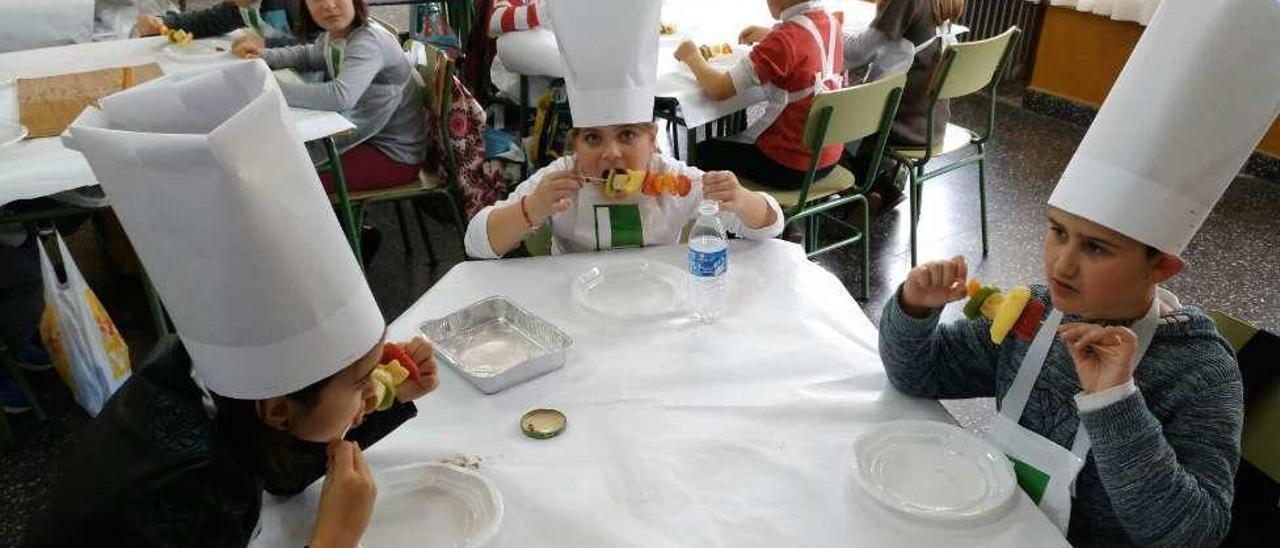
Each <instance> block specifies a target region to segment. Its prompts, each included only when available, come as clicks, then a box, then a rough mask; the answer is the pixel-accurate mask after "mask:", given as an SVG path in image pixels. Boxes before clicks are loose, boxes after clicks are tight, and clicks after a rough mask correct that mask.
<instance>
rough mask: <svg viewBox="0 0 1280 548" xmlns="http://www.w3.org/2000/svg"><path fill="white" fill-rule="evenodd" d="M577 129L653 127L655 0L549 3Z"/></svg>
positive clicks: (658, 12)
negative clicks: (642, 124)
mask: <svg viewBox="0 0 1280 548" xmlns="http://www.w3.org/2000/svg"><path fill="white" fill-rule="evenodd" d="M547 7H548V9H549V10H550V12H551V21H552V27H553V28H554V30H555V34H556V42H557V43H558V44H559V47H560V57H561V60H562V61H563V62H564V69H565V85H566V87H567V88H568V91H569V110H570V112H571V113H572V115H573V125H574V126H575V127H596V126H607V125H613V124H629V123H636V122H649V121H651V120H653V96H654V91H655V89H656V88H657V85H658V27H659V25H660V18H661V14H662V2H658V1H656V0H609V1H605V2H602V1H600V0H555V1H554V2H548V4H547Z"/></svg>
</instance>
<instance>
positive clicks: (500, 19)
mask: <svg viewBox="0 0 1280 548" xmlns="http://www.w3.org/2000/svg"><path fill="white" fill-rule="evenodd" d="M544 10H546V3H545V2H543V1H542V0H536V1H535V0H495V1H494V3H493V7H491V8H489V37H490V38H497V37H498V36H501V35H503V34H506V33H508V32H516V31H521V30H530V29H536V28H538V27H539V26H540V25H541V24H542V20H541V17H540V15H541V14H540V13H539V12H540V11H544Z"/></svg>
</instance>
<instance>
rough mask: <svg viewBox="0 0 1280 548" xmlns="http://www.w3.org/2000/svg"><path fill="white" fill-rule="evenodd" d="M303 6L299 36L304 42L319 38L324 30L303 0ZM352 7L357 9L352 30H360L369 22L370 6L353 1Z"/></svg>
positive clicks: (300, 14) (299, 15)
mask: <svg viewBox="0 0 1280 548" xmlns="http://www.w3.org/2000/svg"><path fill="white" fill-rule="evenodd" d="M301 4H302V5H300V6H298V11H299V12H300V13H299V14H298V32H297V35H298V37H299V38H301V39H303V40H310V39H312V38H315V37H316V36H318V35H319V34H320V33H321V32H324V29H323V28H321V27H320V25H319V24H318V23H316V20H315V18H313V17H311V9H310V8H308V7H307V0H302V2H301ZM351 7H352V8H354V9H355V12H356V16H355V18H353V19H352V20H351V28H359V27H363V26H365V24H367V23H368V22H369V6H368V4H365V3H364V0H351Z"/></svg>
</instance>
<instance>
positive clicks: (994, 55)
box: [889, 27, 1022, 266]
mask: <svg viewBox="0 0 1280 548" xmlns="http://www.w3.org/2000/svg"><path fill="white" fill-rule="evenodd" d="M1021 32H1022V31H1021V30H1019V29H1018V27H1010V28H1009V30H1006V31H1004V32H1003V33H1001V34H1000V35H998V36H993V37H991V38H988V39H986V40H979V41H976V42H966V43H962V44H954V45H952V46H949V47H947V48H946V49H945V50H943V52H942V60H941V62H940V63H938V66H937V67H936V68H935V69H934V73H933V78H932V81H931V83H930V86H929V112H930V115H929V116H928V119H927V122H926V124H925V135H926V138H927V141H926V142H925V146H924V147H920V148H911V147H890V150H889V154H890V156H891V157H892V158H893V159H894V160H895V161H896V162H897V163H898V164H899V165H901V166H905V167H907V168H908V169H907V171H908V173H909V177H908V180H909V183H908V184H909V190H908V192H909V194H910V197H911V266H915V265H916V228H917V225H918V224H919V223H920V209H921V207H922V192H921V190H922V189H923V186H924V182H925V181H928V180H929V179H933V178H935V177H938V176H940V175H943V174H946V173H950V172H952V171H955V170H957V169H960V168H962V167H965V166H968V165H971V164H975V163H976V164H978V200H979V204H980V206H981V210H982V212H981V214H982V255H983V256H984V257H985V256H986V255H987V179H986V175H987V173H986V146H987V143H988V142H990V141H991V137H992V135H993V134H994V132H995V124H996V91H997V90H996V88H997V86H999V84H1000V80H1001V78H1002V77H1003V76H1004V72H1005V70H1006V69H1007V68H1008V65H1009V56H1010V52H1012V51H1013V49H1014V45H1015V44H1016V43H1017V40H1018V35H1019V34H1020V33H1021ZM982 90H987V91H988V93H989V94H990V95H991V100H990V103H989V104H988V112H987V120H986V121H987V124H986V128H984V131H981V132H978V131H973V130H970V129H966V128H963V127H960V126H958V125H955V124H947V128H946V133H945V137H943V139H942V141H941V142H936V141H935V140H934V138H933V124H934V121H933V115H932V113H933V107H934V105H936V104H937V102H938V101H942V100H950V99H955V98H957V97H961V96H964V95H969V94H971V93H976V92H978V91H982ZM971 146H972V147H973V149H972V151H971V153H970V154H968V155H966V156H964V157H963V158H960V159H959V160H956V161H954V162H950V163H947V164H946V165H944V166H942V167H939V168H937V169H933V170H930V171H925V167H926V166H927V165H928V164H929V163H930V161H931V160H933V158H934V157H936V156H942V155H944V154H951V153H954V152H959V151H961V150H964V149H967V148H969V147H971Z"/></svg>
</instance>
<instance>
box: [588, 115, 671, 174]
mask: <svg viewBox="0 0 1280 548" xmlns="http://www.w3.org/2000/svg"><path fill="white" fill-rule="evenodd" d="M657 150H658V126H656V125H654V124H619V125H613V126H601V127H589V128H576V129H574V138H573V158H574V162H575V164H576V165H575V166H574V167H576V168H577V169H578V170H579V171H580V172H581V173H582V175H586V176H588V177H599V176H600V174H601V173H602V172H604V171H605V170H606V169H615V168H622V169H648V168H649V159H650V158H651V157H653V153H654V152H656V151H657Z"/></svg>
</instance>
